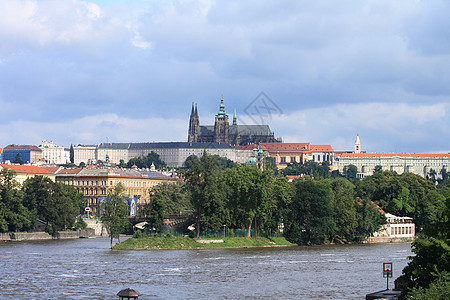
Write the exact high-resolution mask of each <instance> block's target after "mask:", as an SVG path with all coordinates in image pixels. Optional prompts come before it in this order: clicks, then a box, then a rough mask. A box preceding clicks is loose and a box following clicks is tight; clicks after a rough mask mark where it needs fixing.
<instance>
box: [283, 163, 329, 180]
mask: <svg viewBox="0 0 450 300" xmlns="http://www.w3.org/2000/svg"><path fill="white" fill-rule="evenodd" d="M283 174H285V175H301V174H305V175H309V176H314V178H316V179H318V178H319V177H321V178H329V177H330V163H329V162H327V161H324V162H322V163H321V164H318V163H317V162H314V161H312V160H309V161H306V162H305V163H304V164H297V163H294V164H292V165H291V166H288V167H286V168H285V169H283Z"/></svg>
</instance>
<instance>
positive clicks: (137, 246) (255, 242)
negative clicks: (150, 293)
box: [113, 237, 297, 250]
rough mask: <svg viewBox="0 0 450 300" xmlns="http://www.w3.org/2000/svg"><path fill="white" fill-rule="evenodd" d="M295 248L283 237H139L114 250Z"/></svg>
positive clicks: (124, 242) (128, 240)
mask: <svg viewBox="0 0 450 300" xmlns="http://www.w3.org/2000/svg"><path fill="white" fill-rule="evenodd" d="M286 246H297V245H296V244H292V243H290V242H288V241H287V240H286V239H285V238H283V237H272V238H265V237H258V238H257V239H255V238H245V237H226V238H222V239H219V238H203V239H192V238H188V237H140V238H129V239H127V240H126V241H123V242H121V243H118V244H116V245H115V246H114V247H113V249H116V250H184V249H186V250H187V249H223V248H250V247H286Z"/></svg>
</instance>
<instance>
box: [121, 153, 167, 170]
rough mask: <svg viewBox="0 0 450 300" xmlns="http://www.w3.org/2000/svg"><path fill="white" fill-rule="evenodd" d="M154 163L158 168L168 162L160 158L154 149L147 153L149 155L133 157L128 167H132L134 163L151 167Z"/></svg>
mask: <svg viewBox="0 0 450 300" xmlns="http://www.w3.org/2000/svg"><path fill="white" fill-rule="evenodd" d="M152 164H153V165H154V166H155V168H156V169H161V168H164V167H165V166H166V163H165V162H164V161H163V160H161V159H160V158H159V154H157V153H156V152H154V151H152V152H150V153H148V154H147V156H139V157H135V158H132V159H130V160H129V161H128V163H127V167H128V168H131V167H132V166H133V165H136V166H137V167H138V168H140V169H143V168H150V167H151V166H152Z"/></svg>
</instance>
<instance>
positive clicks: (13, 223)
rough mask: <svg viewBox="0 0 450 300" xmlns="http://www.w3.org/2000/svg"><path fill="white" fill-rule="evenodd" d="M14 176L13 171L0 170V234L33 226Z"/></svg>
mask: <svg viewBox="0 0 450 300" xmlns="http://www.w3.org/2000/svg"><path fill="white" fill-rule="evenodd" d="M15 176H16V172H14V171H13V170H10V169H7V168H3V169H1V170H0V232H8V231H9V232H14V231H21V230H28V229H30V228H31V227H32V225H33V224H32V222H31V215H30V212H29V211H28V210H27V209H26V207H25V206H24V205H23V202H22V201H23V192H22V191H21V190H20V189H19V183H17V181H16V180H15V179H14V177H15Z"/></svg>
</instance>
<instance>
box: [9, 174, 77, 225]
mask: <svg viewBox="0 0 450 300" xmlns="http://www.w3.org/2000/svg"><path fill="white" fill-rule="evenodd" d="M15 176H16V173H15V172H14V171H13V170H9V169H6V168H4V169H1V170H0V232H17V231H32V230H34V228H35V225H36V221H37V220H41V221H43V222H44V223H45V226H46V228H45V230H46V231H47V232H48V233H50V234H53V233H54V232H56V231H60V230H65V229H73V228H75V227H77V226H80V227H82V224H80V223H77V222H76V217H77V216H78V215H79V214H80V213H82V212H83V210H84V207H86V201H85V200H84V198H83V195H82V194H80V193H78V191H77V190H76V189H75V188H74V187H72V186H68V185H65V184H62V183H55V182H53V181H52V180H50V179H49V178H48V177H43V176H35V177H31V178H28V179H27V180H25V182H24V183H23V186H20V184H19V183H18V182H17V181H16V180H15V179H14V178H15Z"/></svg>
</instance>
